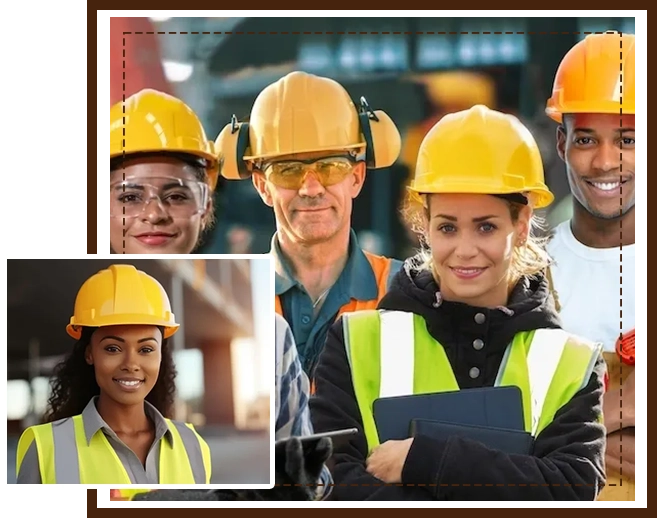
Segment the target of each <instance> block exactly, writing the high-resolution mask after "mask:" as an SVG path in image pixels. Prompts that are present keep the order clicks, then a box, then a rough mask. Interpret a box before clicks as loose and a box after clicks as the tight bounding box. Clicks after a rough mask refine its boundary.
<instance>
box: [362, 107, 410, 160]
mask: <svg viewBox="0 0 657 518" xmlns="http://www.w3.org/2000/svg"><path fill="white" fill-rule="evenodd" d="M358 118H359V120H360V129H361V132H362V133H363V137H364V140H365V144H366V146H367V147H366V151H365V153H366V155H365V162H366V165H367V168H368V169H382V168H385V167H390V166H391V165H392V164H394V163H395V161H396V160H397V158H399V153H400V152H401V135H400V134H399V130H398V129H397V126H396V125H395V123H394V122H393V121H392V119H391V118H390V117H389V116H388V114H386V113H385V112H383V111H381V110H372V109H371V108H370V106H369V104H368V103H367V99H365V97H361V98H360V108H359V109H358Z"/></svg>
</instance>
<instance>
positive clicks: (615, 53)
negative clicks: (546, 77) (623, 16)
mask: <svg viewBox="0 0 657 518" xmlns="http://www.w3.org/2000/svg"><path fill="white" fill-rule="evenodd" d="M634 56H635V52H634V35H633V34H619V33H617V32H609V33H605V34H590V35H589V36H587V37H586V38H584V39H583V40H582V41H580V42H579V43H577V44H576V45H575V46H574V47H573V48H572V49H570V50H569V51H568V53H567V54H566V55H565V56H564V58H563V60H562V61H561V63H560V64H559V68H558V69H557V73H556V75H555V79H554V85H553V88H552V97H550V99H548V101H547V106H546V108H545V113H547V115H548V116H549V117H550V118H551V119H553V120H555V121H556V122H559V123H561V122H562V115H563V114H564V113H611V114H619V115H620V113H621V112H622V113H630V114H632V113H634V69H635V57H634Z"/></svg>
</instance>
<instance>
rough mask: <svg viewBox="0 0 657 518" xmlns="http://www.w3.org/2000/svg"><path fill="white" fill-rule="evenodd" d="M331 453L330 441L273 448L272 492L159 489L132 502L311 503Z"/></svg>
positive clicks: (294, 441) (291, 440)
mask: <svg viewBox="0 0 657 518" xmlns="http://www.w3.org/2000/svg"><path fill="white" fill-rule="evenodd" d="M331 453H332V444H331V439H329V438H328V437H323V438H321V439H318V440H316V441H303V442H302V441H300V440H299V439H298V438H297V437H290V438H289V439H287V440H285V441H279V442H278V443H277V444H276V447H275V449H274V455H275V457H274V459H275V482H274V483H275V486H274V487H273V488H272V489H216V490H214V489H210V490H202V489H159V490H156V491H150V492H148V493H138V494H136V495H135V496H134V497H133V498H132V500H135V501H154V500H168V501H185V500H187V501H192V500H214V501H231V500H232V501H254V500H280V501H292V500H314V499H315V493H316V489H317V480H318V478H319V475H320V474H321V472H322V468H323V466H324V463H325V462H326V461H327V460H328V458H329V457H330V456H331Z"/></svg>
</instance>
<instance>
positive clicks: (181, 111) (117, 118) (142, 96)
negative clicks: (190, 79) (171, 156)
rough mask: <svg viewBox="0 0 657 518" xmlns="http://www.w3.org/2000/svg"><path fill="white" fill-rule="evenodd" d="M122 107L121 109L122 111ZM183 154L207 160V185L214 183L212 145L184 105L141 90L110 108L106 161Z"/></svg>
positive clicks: (213, 185)
mask: <svg viewBox="0 0 657 518" xmlns="http://www.w3.org/2000/svg"><path fill="white" fill-rule="evenodd" d="M124 106H125V109H124ZM157 152H166V153H186V154H189V155H193V156H197V157H199V158H204V159H205V160H207V161H208V165H209V168H208V183H209V184H210V188H211V189H214V188H215V186H216V184H217V177H218V169H217V167H216V161H217V157H216V156H215V153H214V142H212V141H211V140H210V141H209V140H208V139H207V137H206V134H205V130H204V129H203V125H202V124H201V121H200V120H199V118H198V117H197V116H196V114H195V113H194V112H193V111H192V109H191V108H190V107H189V106H187V105H186V104H185V103H184V102H182V101H181V100H180V99H177V98H176V97H173V96H171V95H168V94H165V93H163V92H159V91H157V90H152V89H144V90H141V91H140V92H137V93H136V94H134V95H131V96H130V97H128V98H127V99H126V100H125V103H124V102H123V101H119V102H118V103H116V104H115V105H114V106H112V107H111V108H110V158H114V157H119V156H124V155H131V154H133V153H157Z"/></svg>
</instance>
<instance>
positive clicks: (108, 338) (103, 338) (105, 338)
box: [100, 336, 125, 343]
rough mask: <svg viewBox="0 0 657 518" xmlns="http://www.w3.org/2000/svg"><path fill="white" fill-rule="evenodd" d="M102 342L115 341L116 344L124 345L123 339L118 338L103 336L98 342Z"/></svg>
mask: <svg viewBox="0 0 657 518" xmlns="http://www.w3.org/2000/svg"><path fill="white" fill-rule="evenodd" d="M103 340H116V341H118V342H123V343H125V340H124V339H123V338H119V337H118V336H104V337H102V338H101V339H100V341H101V342H102V341H103Z"/></svg>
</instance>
